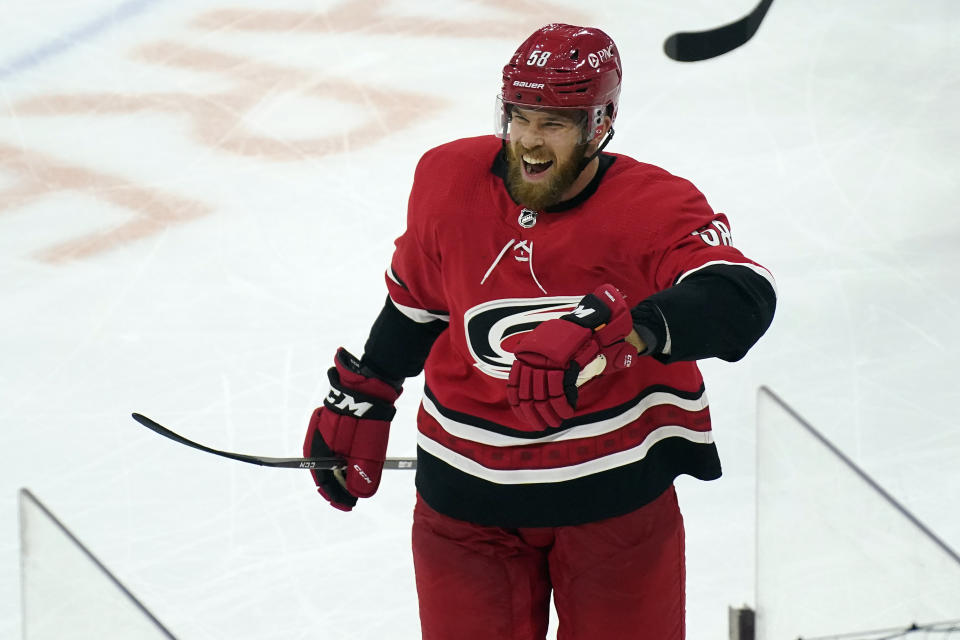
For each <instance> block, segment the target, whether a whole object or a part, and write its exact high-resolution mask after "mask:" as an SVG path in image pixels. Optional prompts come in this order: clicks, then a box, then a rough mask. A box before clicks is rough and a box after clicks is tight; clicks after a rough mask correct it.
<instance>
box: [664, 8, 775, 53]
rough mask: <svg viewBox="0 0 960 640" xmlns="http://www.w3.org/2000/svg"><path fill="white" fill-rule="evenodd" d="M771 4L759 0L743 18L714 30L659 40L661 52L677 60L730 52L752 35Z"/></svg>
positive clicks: (684, 33)
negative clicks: (662, 41)
mask: <svg viewBox="0 0 960 640" xmlns="http://www.w3.org/2000/svg"><path fill="white" fill-rule="evenodd" d="M771 4H773V0H762V2H761V3H760V4H758V5H757V6H756V7H755V8H754V9H753V11H751V12H750V13H748V14H747V15H745V16H744V17H742V18H740V19H739V20H737V21H736V22H731V23H730V24H725V25H723V26H722V27H717V28H716V29H709V30H707V31H692V32H690V31H681V32H680V33H675V34H673V35H672V36H670V37H669V38H667V39H666V41H665V42H664V43H663V51H664V53H666V54H667V57H669V58H671V59H673V60H676V61H678V62H699V61H701V60H709V59H710V58H716V57H717V56H721V55H723V54H725V53H728V52H730V51H733V50H734V49H736V48H737V47H740V46H743V45H744V44H746V43H747V41H748V40H750V38H752V37H753V34H755V33H756V32H757V29H759V28H760V23H761V22H763V17H764V16H765V15H767V10H768V9H769V8H770V5H771Z"/></svg>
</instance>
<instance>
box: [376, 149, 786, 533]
mask: <svg viewBox="0 0 960 640" xmlns="http://www.w3.org/2000/svg"><path fill="white" fill-rule="evenodd" d="M500 149H501V142H500V140H499V139H497V138H495V137H492V136H489V137H479V138H469V139H464V140H458V141H455V142H451V143H449V144H445V145H443V146H440V147H438V148H435V149H433V150H431V151H429V152H427V153H426V154H425V155H424V156H423V158H422V159H421V161H420V163H419V165H418V166H417V170H416V174H415V178H414V183H413V188H412V192H411V194H410V200H409V208H408V220H407V229H406V231H405V232H404V234H403V235H402V236H401V237H400V238H398V239H397V241H396V251H395V253H394V255H393V259H392V262H391V267H390V269H389V271H388V273H387V286H388V288H389V293H390V298H391V300H392V302H393V304H394V305H395V306H396V307H397V308H398V309H399V310H400V311H401V312H403V313H404V314H405V315H406V316H408V317H409V318H411V319H413V320H415V321H417V322H431V321H435V320H442V321H444V322H448V323H449V325H448V327H447V329H446V330H445V331H443V333H441V334H440V336H439V338H438V339H437V340H436V342H435V343H434V344H433V347H432V349H431V351H430V354H429V356H428V358H427V361H426V364H425V367H424V371H425V379H426V380H425V389H424V397H423V401H422V404H421V407H420V410H419V414H418V429H419V433H418V470H417V489H418V491H419V492H420V494H421V496H422V497H423V499H425V500H426V501H427V503H428V504H429V505H430V506H431V507H433V508H434V509H436V510H437V511H439V512H441V513H444V514H446V515H449V516H451V517H455V518H460V519H463V520H468V521H471V522H475V523H478V524H488V525H497V526H509V527H519V526H561V525H570V524H579V523H583V522H590V521H595V520H600V519H603V518H608V517H612V516H617V515H621V514H624V513H627V512H629V511H632V510H634V509H636V508H639V507H641V506H643V505H644V504H646V503H648V502H650V501H652V500H653V499H654V498H656V497H657V496H658V495H660V493H662V492H663V491H664V490H665V489H666V488H667V487H668V486H669V485H670V484H671V483H672V482H673V480H674V478H675V477H676V476H677V475H679V474H690V475H693V476H695V477H697V478H700V479H704V480H710V479H715V478H718V477H719V476H720V462H719V458H718V456H717V451H716V447H715V445H714V440H713V433H712V431H711V428H710V414H709V409H708V406H707V397H706V394H705V392H704V386H703V380H702V378H701V375H700V371H699V370H698V368H697V365H696V363H695V362H676V363H673V364H663V363H661V362H659V361H658V360H656V359H654V358H650V357H644V358H640V362H639V363H638V364H636V365H635V366H633V367H632V368H630V369H626V370H623V371H619V372H616V373H611V374H609V375H604V376H601V377H598V378H596V379H594V380H592V381H590V382H589V383H587V384H586V385H584V386H583V387H581V389H580V394H579V400H578V405H577V411H576V414H575V416H574V417H573V418H571V419H570V420H567V421H565V422H564V423H563V424H562V425H561V426H560V427H558V428H556V429H549V430H546V431H542V430H533V429H532V428H531V427H529V426H528V425H526V424H524V423H523V422H522V421H520V420H519V418H518V417H517V415H516V414H515V413H514V412H513V410H512V409H511V408H510V405H509V404H508V403H507V398H506V378H507V375H508V373H509V370H510V365H511V363H512V361H513V356H512V349H511V347H512V345H514V344H515V343H516V341H517V340H518V338H519V336H521V335H522V334H523V333H524V332H527V331H530V330H531V329H533V328H534V327H535V326H536V325H537V324H538V323H540V322H542V321H544V320H547V319H550V318H556V317H559V316H560V315H562V314H564V313H567V312H569V311H571V310H572V309H573V308H574V306H575V305H576V302H577V301H579V300H580V298H581V297H583V296H584V295H585V294H586V293H589V292H591V291H593V290H594V289H595V288H596V287H597V286H598V285H601V284H603V283H610V284H612V285H614V286H616V287H617V288H618V289H620V291H622V292H623V293H624V295H625V296H626V298H627V302H628V304H630V305H631V306H632V305H634V304H636V303H637V302H639V301H641V300H643V299H644V298H646V297H648V296H650V295H651V294H654V293H656V292H658V291H661V290H664V289H667V288H669V287H672V286H674V285H675V284H677V283H678V282H680V281H682V279H683V278H684V277H686V276H687V275H689V274H691V273H694V272H696V271H697V270H698V269H701V268H703V267H705V266H708V265H713V264H736V265H743V266H744V267H745V268H749V269H753V270H755V271H757V272H758V273H762V274H764V277H768V276H769V274H768V273H767V272H766V270H765V269H763V268H762V267H760V266H759V265H757V264H756V263H753V262H752V261H750V260H749V259H747V258H746V257H744V256H743V255H742V254H741V253H740V252H739V251H738V250H737V249H735V248H733V247H732V246H731V244H730V226H729V223H728V221H727V219H726V217H725V216H723V215H722V214H715V213H714V212H713V210H712V209H711V208H710V206H709V205H708V204H707V201H706V199H705V198H704V197H703V195H702V194H701V193H700V192H699V191H698V190H697V189H696V188H695V187H694V186H693V185H692V184H690V183H689V182H688V181H686V180H683V179H681V178H678V177H676V176H673V175H671V174H670V173H668V172H666V171H664V170H663V169H660V168H658V167H655V166H653V165H649V164H644V163H640V162H637V161H636V160H633V159H632V158H629V157H626V156H622V155H617V154H604V155H605V162H604V163H603V168H604V171H603V175H602V178H598V179H597V180H595V181H594V182H593V183H591V186H590V187H588V189H587V190H586V191H585V193H583V194H581V197H578V198H576V199H575V200H574V201H572V202H571V203H568V204H567V206H566V207H559V208H560V209H562V210H559V211H548V212H532V211H529V210H525V209H523V208H522V207H520V206H518V205H517V204H516V203H515V202H514V201H513V200H512V199H511V198H510V195H509V194H508V192H507V190H506V188H505V186H504V183H503V180H502V179H501V178H500V177H499V176H498V175H496V173H495V172H494V171H492V169H491V167H492V165H493V164H494V161H495V159H496V158H497V157H498V154H499V152H500ZM770 279H771V282H772V277H771V278H770ZM668 330H669V319H668Z"/></svg>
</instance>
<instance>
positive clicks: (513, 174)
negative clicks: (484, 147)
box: [504, 143, 589, 211]
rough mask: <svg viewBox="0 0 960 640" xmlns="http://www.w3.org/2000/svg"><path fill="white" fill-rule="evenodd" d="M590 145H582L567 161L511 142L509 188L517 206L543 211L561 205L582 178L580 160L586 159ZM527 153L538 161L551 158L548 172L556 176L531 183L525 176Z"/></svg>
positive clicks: (507, 155)
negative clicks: (585, 153)
mask: <svg viewBox="0 0 960 640" xmlns="http://www.w3.org/2000/svg"><path fill="white" fill-rule="evenodd" d="M588 146H589V143H582V144H578V145H577V146H575V147H574V148H573V150H572V151H571V152H570V155H569V156H567V157H566V158H558V157H551V158H545V156H546V155H547V154H546V153H545V151H544V150H543V149H539V148H537V149H526V148H524V147H522V146H521V145H520V143H507V145H506V153H505V154H504V155H505V156H506V160H507V189H508V191H509V192H510V195H511V196H513V199H514V200H516V202H517V204H519V205H521V206H523V207H526V208H528V209H533V210H534V211H543V210H544V209H546V208H547V207H551V206H553V205H555V204H559V203H560V202H561V201H562V199H563V194H564V193H565V192H566V191H567V189H569V188H570V186H571V185H572V184H573V183H574V182H576V180H577V177H578V176H579V175H580V171H581V168H580V161H581V160H582V159H583V157H584V151H586V149H587V147H588ZM524 154H530V155H532V156H534V157H536V158H538V159H551V160H553V165H552V166H551V167H550V168H549V169H548V171H551V172H552V173H553V175H551V176H550V177H548V178H546V179H545V180H540V181H538V182H530V181H528V180H526V179H524V177H523V160H522V157H523V155H524Z"/></svg>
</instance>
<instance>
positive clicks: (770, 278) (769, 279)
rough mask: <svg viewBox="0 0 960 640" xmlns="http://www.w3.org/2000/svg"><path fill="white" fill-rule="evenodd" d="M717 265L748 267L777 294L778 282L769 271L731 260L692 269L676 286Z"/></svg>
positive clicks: (714, 261)
mask: <svg viewBox="0 0 960 640" xmlns="http://www.w3.org/2000/svg"><path fill="white" fill-rule="evenodd" d="M717 264H726V265H730V266H732V267H746V268H747V269H750V270H751V271H753V272H754V273H756V274H757V275H759V276H761V277H762V278H763V279H764V280H766V281H767V282H769V283H770V286H771V287H773V292H774V293H777V281H776V280H774V278H773V274H772V273H770V272H769V271H767V270H766V269H764V268H763V267H761V266H758V265H755V264H751V263H749V262H730V261H729V260H713V261H711V262H707V263H705V264H702V265H700V266H699V267H697V268H695V269H690V270H689V271H685V272H684V273H683V274H681V275H680V277H679V278H677V281H676V283H675V284H680V282H681V281H683V279H684V278H686V277H687V276H689V275H692V274H694V273H696V272H697V271H700V269H706V268H707V267H712V266H713V265H717Z"/></svg>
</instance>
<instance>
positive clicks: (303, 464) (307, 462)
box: [132, 413, 417, 469]
mask: <svg viewBox="0 0 960 640" xmlns="http://www.w3.org/2000/svg"><path fill="white" fill-rule="evenodd" d="M132 415H133V419H134V420H136V421H137V422H139V423H140V424H142V425H143V426H145V427H146V428H147V429H150V430H151V431H153V432H154V433H159V434H160V435H162V436H164V437H165V438H170V439H171V440H173V441H174V442H179V443H180V444H185V445H187V446H188V447H193V448H194V449H199V450H200V451H206V452H207V453H212V454H213V455H215V456H222V457H224V458H230V459H231V460H239V461H240V462H247V463H249V464H258V465H260V466H261V467H281V468H284V469H345V468H346V466H347V463H346V461H345V460H343V459H341V458H267V457H264V456H251V455H247V454H244V453H231V452H229V451H220V450H219V449H213V448H211V447H207V446H204V445H202V444H198V443H196V442H194V441H192V440H187V439H186V438H184V437H183V436H181V435H180V434H178V433H174V432H173V431H170V429H167V428H166V427H165V426H163V425H162V424H160V423H158V422H154V421H153V420H151V419H150V418H148V417H147V416H144V415H140V414H139V413H134V414H132ZM383 468H384V469H416V468H417V459H416V458H387V459H386V461H385V462H384V464H383Z"/></svg>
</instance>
